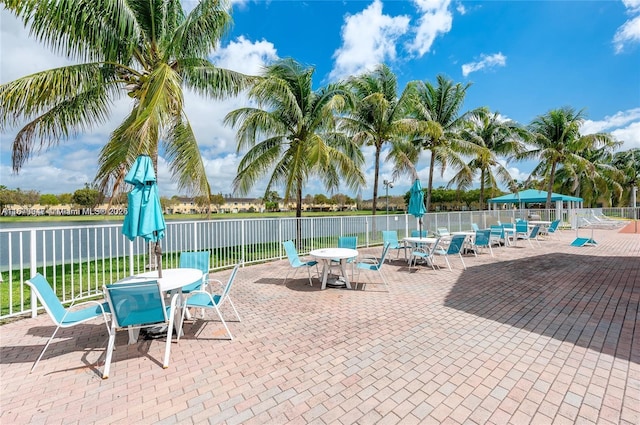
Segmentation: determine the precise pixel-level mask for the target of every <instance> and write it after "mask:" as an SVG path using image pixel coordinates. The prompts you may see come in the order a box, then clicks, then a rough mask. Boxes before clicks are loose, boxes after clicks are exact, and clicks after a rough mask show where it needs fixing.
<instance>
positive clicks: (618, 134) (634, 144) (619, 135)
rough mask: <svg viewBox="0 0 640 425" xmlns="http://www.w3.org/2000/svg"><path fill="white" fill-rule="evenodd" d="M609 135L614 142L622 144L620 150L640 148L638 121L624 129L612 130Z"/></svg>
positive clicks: (639, 125) (639, 126) (639, 123)
mask: <svg viewBox="0 0 640 425" xmlns="http://www.w3.org/2000/svg"><path fill="white" fill-rule="evenodd" d="M611 135H612V136H613V137H615V138H616V140H620V141H622V142H624V145H623V146H622V147H621V150H625V151H626V150H629V149H633V148H640V121H636V122H632V123H631V124H629V125H628V126H626V127H623V128H618V129H616V130H613V131H612V132H611Z"/></svg>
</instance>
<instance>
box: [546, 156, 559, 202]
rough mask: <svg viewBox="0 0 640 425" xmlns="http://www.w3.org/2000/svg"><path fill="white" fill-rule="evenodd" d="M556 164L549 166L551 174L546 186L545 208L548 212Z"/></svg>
mask: <svg viewBox="0 0 640 425" xmlns="http://www.w3.org/2000/svg"><path fill="white" fill-rule="evenodd" d="M557 164H558V163H557V162H554V163H553V165H551V173H550V174H549V185H548V186H547V206H546V208H547V209H548V210H550V209H551V194H552V193H553V180H554V179H555V178H556V165H557Z"/></svg>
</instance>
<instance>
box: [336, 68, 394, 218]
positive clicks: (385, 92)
mask: <svg viewBox="0 0 640 425" xmlns="http://www.w3.org/2000/svg"><path fill="white" fill-rule="evenodd" d="M348 85H349V87H350V90H351V91H352V93H353V95H354V98H355V99H354V107H353V108H352V109H351V110H350V111H349V113H348V115H346V116H345V117H343V118H342V128H343V129H344V131H345V132H347V133H348V134H351V135H352V136H353V139H354V140H355V142H356V143H358V144H359V145H361V146H362V145H367V146H373V148H374V149H375V157H374V174H373V204H372V214H374V215H375V214H376V209H377V202H378V179H379V174H380V154H381V152H382V148H383V146H384V144H385V143H391V144H394V143H396V142H399V141H400V137H401V134H402V130H403V127H402V120H403V118H404V113H405V111H404V109H403V108H404V106H405V103H406V102H405V99H406V95H405V93H403V94H402V95H401V96H400V98H398V94H397V90H398V82H397V79H396V76H395V74H394V73H393V72H392V71H391V70H390V69H389V67H387V66H386V65H384V64H380V65H378V66H377V67H376V69H375V70H373V71H372V72H369V73H366V74H362V75H360V76H357V77H352V78H350V79H349V81H348Z"/></svg>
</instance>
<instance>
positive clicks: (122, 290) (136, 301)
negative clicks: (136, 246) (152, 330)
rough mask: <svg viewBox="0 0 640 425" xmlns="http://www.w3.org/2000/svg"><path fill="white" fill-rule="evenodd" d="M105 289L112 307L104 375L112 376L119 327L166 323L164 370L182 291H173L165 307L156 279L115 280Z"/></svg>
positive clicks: (139, 327) (167, 361)
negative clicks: (142, 280)
mask: <svg viewBox="0 0 640 425" xmlns="http://www.w3.org/2000/svg"><path fill="white" fill-rule="evenodd" d="M103 289H104V293H105V297H106V298H107V302H108V303H109V309H110V310H111V327H110V329H109V344H108V346H107V355H106V360H105V363H104V372H103V373H102V378H103V379H107V378H108V377H109V371H110V368H111V357H112V354H113V349H114V345H115V342H116V332H117V331H118V330H120V329H127V330H132V329H141V328H148V327H155V326H159V325H160V326H166V329H167V336H166V338H167V339H166V342H165V350H164V358H163V361H162V367H163V368H164V369H166V368H167V367H169V355H170V353H171V337H172V335H173V324H174V315H175V309H176V305H177V302H178V297H179V296H180V294H174V295H173V296H172V297H171V303H170V305H169V306H166V305H165V302H164V295H163V293H162V290H161V289H160V285H158V282H157V281H156V280H148V281H144V282H135V283H116V284H112V285H106V286H104V287H103Z"/></svg>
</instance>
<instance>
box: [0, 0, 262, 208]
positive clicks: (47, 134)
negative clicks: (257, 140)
mask: <svg viewBox="0 0 640 425" xmlns="http://www.w3.org/2000/svg"><path fill="white" fill-rule="evenodd" d="M2 3H3V5H4V6H5V8H7V9H9V10H11V11H12V12H13V13H15V14H16V16H18V17H19V18H22V20H23V21H24V23H25V25H26V26H28V27H30V30H31V32H32V34H34V35H35V36H36V37H37V38H38V39H39V40H41V41H42V42H44V43H45V44H48V45H50V46H51V47H53V48H54V50H56V51H58V52H60V53H62V54H65V55H66V56H67V57H69V58H71V59H74V60H79V61H81V62H83V63H79V64H77V65H70V66H65V67H62V68H57V69H50V70H47V71H43V72H38V73H36V74H33V75H29V76H26V77H22V78H20V79H18V80H15V81H12V82H10V83H7V84H4V85H2V86H1V87H0V130H2V131H5V128H6V127H7V126H8V125H11V126H14V125H17V124H19V123H24V122H25V121H26V122H27V124H26V125H24V127H23V128H22V129H21V130H20V131H19V132H18V134H17V135H16V138H15V140H14V142H13V150H12V154H13V157H12V160H13V169H14V171H15V172H18V171H19V170H20V169H21V168H22V166H23V165H24V164H25V163H26V162H27V160H28V159H29V157H30V156H31V154H32V153H33V152H34V151H36V150H38V149H40V148H50V147H52V146H56V145H58V144H59V143H60V142H61V141H62V140H63V139H68V138H70V137H72V136H73V135H75V134H77V133H79V132H81V131H86V130H88V129H90V128H92V127H95V126H97V125H98V124H101V123H104V122H105V121H106V120H107V118H108V116H109V113H110V110H111V106H112V104H113V101H114V100H117V99H118V98H120V97H122V96H124V95H128V96H129V97H131V98H132V99H133V101H132V103H133V107H132V110H131V113H130V114H129V115H128V116H127V117H126V118H125V120H124V121H123V122H122V124H120V126H119V127H118V128H117V129H116V130H115V131H114V132H113V133H112V134H111V136H110V139H109V141H108V142H107V143H106V145H105V146H104V147H103V149H102V151H101V153H100V157H99V169H98V172H97V175H96V181H98V182H99V186H100V187H101V188H102V189H103V191H104V190H106V189H108V188H109V187H111V188H112V189H113V191H114V192H115V191H117V189H118V186H119V185H120V183H121V182H122V180H123V178H124V174H125V172H126V170H127V169H128V168H129V167H130V165H131V164H132V163H133V161H134V160H135V158H136V157H137V156H138V155H139V154H148V155H150V156H151V157H152V159H153V161H154V166H155V167H156V171H157V159H158V150H159V148H160V145H161V147H162V148H163V149H164V155H165V157H166V159H167V160H168V162H169V164H170V168H171V172H172V175H173V178H174V179H175V180H177V183H178V186H179V187H180V189H188V190H191V191H193V192H196V193H198V194H202V195H205V196H209V192H210V191H209V183H208V181H207V177H206V174H205V169H204V166H203V163H202V159H201V157H200V151H199V149H198V144H197V142H196V138H195V136H194V134H193V131H192V129H191V125H190V124H189V120H188V119H187V116H186V115H185V113H184V105H183V87H184V88H188V89H191V90H194V91H195V92H197V93H199V94H201V95H205V96H209V97H211V98H221V97H223V96H225V95H229V94H231V95H232V94H237V93H238V92H239V91H240V90H241V89H242V88H243V87H244V86H245V85H246V84H247V83H248V82H249V78H248V77H246V76H244V75H242V74H239V73H236V72H232V71H229V70H226V69H221V68H218V67H216V66H214V65H213V64H212V63H211V62H210V61H209V60H208V59H207V58H206V55H207V54H209V53H210V52H211V51H212V50H213V49H214V48H215V47H216V45H217V43H218V42H219V40H220V38H221V37H222V36H223V35H224V33H225V32H226V31H227V29H228V28H229V25H230V22H231V16H230V15H229V8H228V5H227V3H226V2H225V1H224V0H202V1H200V2H199V3H198V4H197V5H196V6H195V8H194V9H193V10H192V11H191V12H190V13H189V14H188V15H185V12H184V10H183V9H182V4H181V2H180V0H102V1H95V0H74V1H68V2H60V1H58V0H3V1H2ZM52 11H55V13H52Z"/></svg>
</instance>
